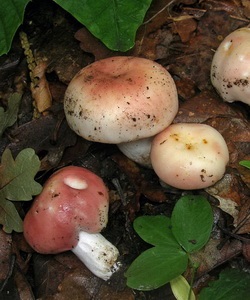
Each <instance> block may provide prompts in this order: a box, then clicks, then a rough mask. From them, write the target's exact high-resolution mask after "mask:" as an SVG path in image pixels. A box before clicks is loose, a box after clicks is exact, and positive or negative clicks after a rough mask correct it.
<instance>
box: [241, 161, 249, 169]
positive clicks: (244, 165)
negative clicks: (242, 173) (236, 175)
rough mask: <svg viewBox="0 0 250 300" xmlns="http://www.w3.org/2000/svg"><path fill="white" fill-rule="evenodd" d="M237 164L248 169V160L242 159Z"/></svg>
mask: <svg viewBox="0 0 250 300" xmlns="http://www.w3.org/2000/svg"><path fill="white" fill-rule="evenodd" d="M239 164H240V165H241V166H243V167H246V168H248V169H250V160H242V161H240V162H239Z"/></svg>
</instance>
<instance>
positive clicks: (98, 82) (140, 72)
mask: <svg viewBox="0 0 250 300" xmlns="http://www.w3.org/2000/svg"><path fill="white" fill-rule="evenodd" d="M64 110H65V115H66V118H67V121H68V124H69V126H70V127H71V128H72V129H73V130H74V131H75V132H76V133H77V134H78V135H80V136H82V137H83V138H85V139H87V140H90V141H95V142H102V143H113V144H117V146H118V148H119V149H120V150H121V152H123V153H124V154H125V155H126V156H127V157H129V158H130V159H132V160H133V161H135V162H137V163H139V164H141V165H143V166H146V167H153V169H154V170H155V171H156V173H157V174H158V176H159V177H160V178H161V179H162V180H163V181H164V182H166V183H168V184H170V185H172V186H174V187H178V188H180V189H199V188H204V187H207V186H209V185H212V184H214V183H215V182H217V181H218V180H219V179H220V178H221V177H222V176H223V174H224V172H225V166H226V164H227V162H228V156H229V154H228V149H227V146H226V143H225V141H224V139H223V137H222V136H221V134H220V133H219V132H217V131H216V130H215V129H213V128H212V127H210V126H205V125H200V124H191V125H189V124H181V125H175V126H174V125H171V123H172V121H173V120H174V118H175V116H176V114H177V111H178V94H177V90H176V86H175V83H174V80H173V79H172V77H171V75H170V74H169V73H168V71H167V70H166V69H165V68H163V67H162V66H161V65H159V64H158V63H156V62H153V61H151V60H148V59H145V58H138V57H130V56H129V57H125V56H117V57H110V58H106V59H103V60H100V61H96V62H94V63H93V64H90V65H88V66H87V67H85V68H83V69H82V70H81V71H80V72H79V73H78V74H76V76H75V77H74V78H73V79H72V81H71V82H70V84H69V85H68V88H67V90H66V93H65V99H64ZM173 130H176V134H178V135H179V140H178V141H179V143H178V144H177V143H176V141H177V138H176V139H174V138H169V137H168V138H167V135H168V134H169V135H172V134H173V133H172V131H173ZM185 135H186V136H185ZM199 135H201V136H202V138H201V137H200V136H199ZM165 137H166V138H165ZM163 140H164V142H163ZM204 141H207V143H206V144H205V143H204ZM181 145H182V146H183V145H190V146H191V145H192V147H190V148H188V147H187V146H184V147H180V146H181ZM187 150H189V151H187ZM209 151H210V152H209ZM216 151H218V152H216ZM197 155H198V156H197ZM187 164H189V166H188V167H187ZM162 169H164V174H165V175H163V174H162V172H161V170H162ZM177 169H178V171H177ZM191 175H192V176H191ZM195 182H196V183H195Z"/></svg>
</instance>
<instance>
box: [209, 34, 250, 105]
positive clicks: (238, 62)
mask: <svg viewBox="0 0 250 300" xmlns="http://www.w3.org/2000/svg"><path fill="white" fill-rule="evenodd" d="M211 81H212V84H213V86H214V87H215V88H216V90H217V92H218V93H219V94H220V96H221V97H222V98H223V99H224V101H227V102H234V101H241V102H244V103H247V104H248V105H250V28H240V29H238V30H236V31H234V32H232V33H230V34H229V35H228V36H227V37H226V38H225V39H224V40H223V41H222V43H221V44H220V46H219V47H218V49H217V50H216V52H215V55H214V57H213V61H212V66H211Z"/></svg>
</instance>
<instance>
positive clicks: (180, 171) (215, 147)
mask: <svg viewBox="0 0 250 300" xmlns="http://www.w3.org/2000/svg"><path fill="white" fill-rule="evenodd" d="M228 160H229V152H228V148H227V144H226V142H225V140H224V138H223V136H222V135H221V134H220V133H219V132H218V131H217V130H216V129H214V128H213V127H211V126H209V125H205V124H194V123H192V124H191V123H189V124H188V123H178V124H172V125H170V126H169V127H168V128H166V129H165V130H163V131H162V132H161V133H159V134H158V135H156V137H155V138H154V140H153V142H152V148H151V163H152V166H153V169H154V171H155V173H156V174H157V175H158V177H159V178H160V179H161V180H162V181H163V182H165V183H166V184H168V185H171V186H173V187H175V188H179V189H184V190H194V189H202V188H206V187H208V186H211V185H213V184H215V183H216V182H217V181H218V180H220V179H221V178H222V177H223V175H224V173H225V169H226V165H227V163H228Z"/></svg>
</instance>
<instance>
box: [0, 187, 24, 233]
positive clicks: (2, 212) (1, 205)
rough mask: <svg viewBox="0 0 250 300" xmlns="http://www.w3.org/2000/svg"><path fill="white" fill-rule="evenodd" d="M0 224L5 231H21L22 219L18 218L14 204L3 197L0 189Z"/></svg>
mask: <svg viewBox="0 0 250 300" xmlns="http://www.w3.org/2000/svg"><path fill="white" fill-rule="evenodd" d="M0 224H2V225H3V230H4V231H5V232H6V233H11V232H12V231H13V230H14V231H16V232H22V231H23V221H22V219H21V218H20V216H19V214H18V212H17V209H16V207H15V205H14V204H13V203H12V202H11V201H8V200H6V199H5V198H4V194H3V193H2V191H0Z"/></svg>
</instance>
